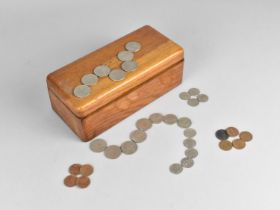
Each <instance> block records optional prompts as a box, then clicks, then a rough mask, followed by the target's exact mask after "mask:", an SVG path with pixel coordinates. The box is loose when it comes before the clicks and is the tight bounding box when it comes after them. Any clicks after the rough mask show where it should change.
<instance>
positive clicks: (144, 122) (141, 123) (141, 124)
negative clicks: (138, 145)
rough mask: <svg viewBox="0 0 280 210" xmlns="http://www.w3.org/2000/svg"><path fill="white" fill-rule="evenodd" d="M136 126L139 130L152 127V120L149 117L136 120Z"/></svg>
mask: <svg viewBox="0 0 280 210" xmlns="http://www.w3.org/2000/svg"><path fill="white" fill-rule="evenodd" d="M135 125H136V128H138V130H141V131H146V130H148V129H150V128H151V127H152V122H151V121H150V120H149V119H146V118H142V119H139V120H137V121H136V123H135Z"/></svg>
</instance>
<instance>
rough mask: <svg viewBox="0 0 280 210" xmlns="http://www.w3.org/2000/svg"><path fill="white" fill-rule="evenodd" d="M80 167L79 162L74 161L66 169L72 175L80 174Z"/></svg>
mask: <svg viewBox="0 0 280 210" xmlns="http://www.w3.org/2000/svg"><path fill="white" fill-rule="evenodd" d="M80 168H81V164H77V163H75V164H72V165H71V166H70V167H69V169H68V171H69V173H70V174H72V175H78V174H80Z"/></svg>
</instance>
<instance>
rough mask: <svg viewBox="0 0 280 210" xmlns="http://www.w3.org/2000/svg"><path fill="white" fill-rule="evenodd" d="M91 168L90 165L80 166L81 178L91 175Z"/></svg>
mask: <svg viewBox="0 0 280 210" xmlns="http://www.w3.org/2000/svg"><path fill="white" fill-rule="evenodd" d="M93 170H94V169H93V167H92V166H91V165H90V164H85V165H82V166H81V168H80V173H81V174H82V176H90V175H91V174H92V173H93Z"/></svg>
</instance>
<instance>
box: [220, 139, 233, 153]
mask: <svg viewBox="0 0 280 210" xmlns="http://www.w3.org/2000/svg"><path fill="white" fill-rule="evenodd" d="M219 147H220V148H221V149H222V150H224V151H228V150H231V148H232V143H231V142H230V141H228V140H223V141H220V142H219Z"/></svg>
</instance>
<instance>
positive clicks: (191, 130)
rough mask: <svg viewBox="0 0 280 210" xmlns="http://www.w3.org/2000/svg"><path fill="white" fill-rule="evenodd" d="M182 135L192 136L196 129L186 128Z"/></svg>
mask: <svg viewBox="0 0 280 210" xmlns="http://www.w3.org/2000/svg"><path fill="white" fill-rule="evenodd" d="M184 135H185V136H186V137H188V138H192V137H194V136H195V135H196V130H195V129H193V128H186V129H185V130H184Z"/></svg>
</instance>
